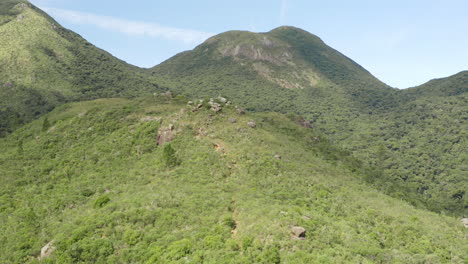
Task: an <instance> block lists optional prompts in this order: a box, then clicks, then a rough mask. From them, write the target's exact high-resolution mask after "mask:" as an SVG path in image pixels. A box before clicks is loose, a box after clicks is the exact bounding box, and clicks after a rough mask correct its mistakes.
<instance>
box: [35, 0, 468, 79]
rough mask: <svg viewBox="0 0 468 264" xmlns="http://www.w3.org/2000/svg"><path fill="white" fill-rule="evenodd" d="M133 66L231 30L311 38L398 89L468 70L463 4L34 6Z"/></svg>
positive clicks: (393, 0) (57, 0)
mask: <svg viewBox="0 0 468 264" xmlns="http://www.w3.org/2000/svg"><path fill="white" fill-rule="evenodd" d="M31 2H32V3H33V4H35V5H37V6H39V7H40V8H42V9H44V10H45V11H46V12H48V13H49V14H50V15H52V17H54V18H55V19H56V20H57V21H58V22H59V23H61V24H62V25H63V26H65V27H67V28H69V29H71V30H73V31H75V32H77V33H79V34H80V35H82V36H83V37H84V38H86V39H87V40H88V41H90V42H91V43H93V44H95V45H96V46H98V47H100V48H102V49H104V50H106V51H108V52H110V53H112V54H113V55H114V56H116V57H118V58H120V59H123V60H125V61H127V62H129V63H131V64H135V65H138V66H141V67H151V66H154V65H156V64H158V63H160V62H162V61H164V60H166V59H168V58H170V57H172V56H173V55H175V54H177V53H179V52H181V51H185V50H189V49H193V48H194V47H195V46H197V45H198V44H200V43H201V42H202V41H203V40H204V39H206V38H208V37H210V36H212V35H215V34H218V33H222V32H225V31H228V30H233V29H236V30H249V31H254V32H265V31H269V30H271V29H273V28H275V27H278V26H281V25H291V26H295V27H299V28H302V29H304V30H307V31H309V32H311V33H313V34H315V35H317V36H319V37H320V38H322V40H324V41H325V42H326V43H327V44H328V45H330V46H331V47H333V48H335V49H337V50H338V51H340V52H342V53H343V54H345V55H346V56H348V57H350V58H351V59H353V60H354V61H356V62H357V63H359V64H360V65H362V66H363V67H365V68H366V69H367V70H369V71H370V72H371V73H372V74H374V75H375V76H376V77H377V78H379V79H380V80H382V81H384V82H385V83H387V84H389V85H391V86H393V87H398V88H407V87H412V86H416V85H419V84H422V83H424V82H426V81H428V80H430V79H433V78H440V77H446V76H449V75H452V74H455V73H457V72H460V71H462V70H468V15H467V14H468V1H466V0H424V1H423V0H381V1H380V0H354V1H347V0H327V1H323V0H320V1H317V0H309V1H307V0H270V1H266V0H236V1H221V0H216V1H215V0H198V1H181V0H172V1H161V0H140V1H138V0H133V1H128V0H127V1H121V0H31Z"/></svg>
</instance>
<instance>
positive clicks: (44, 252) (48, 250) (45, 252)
mask: <svg viewBox="0 0 468 264" xmlns="http://www.w3.org/2000/svg"><path fill="white" fill-rule="evenodd" d="M53 243H54V241H53V240H52V241H50V242H49V243H47V244H46V245H45V246H43V247H42V248H41V255H40V256H39V261H41V260H43V259H44V258H47V257H49V256H50V255H51V254H52V252H54V250H55V247H54V246H53Z"/></svg>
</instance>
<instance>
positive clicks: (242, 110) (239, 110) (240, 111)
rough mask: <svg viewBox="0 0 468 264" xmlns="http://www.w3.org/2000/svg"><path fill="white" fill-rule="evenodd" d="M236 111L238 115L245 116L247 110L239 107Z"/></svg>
mask: <svg viewBox="0 0 468 264" xmlns="http://www.w3.org/2000/svg"><path fill="white" fill-rule="evenodd" d="M236 111H237V113H238V114H239V115H243V114H245V110H244V109H242V108H238V107H237V108H236Z"/></svg>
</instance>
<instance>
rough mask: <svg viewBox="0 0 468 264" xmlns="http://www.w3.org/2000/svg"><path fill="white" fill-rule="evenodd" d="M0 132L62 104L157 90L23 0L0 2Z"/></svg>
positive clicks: (133, 69) (144, 77) (141, 75)
mask: <svg viewBox="0 0 468 264" xmlns="http://www.w3.org/2000/svg"><path fill="white" fill-rule="evenodd" d="M0 43H1V48H0V98H1V99H0V136H3V135H6V134H8V133H10V132H11V131H12V130H13V129H15V128H17V127H19V126H20V125H22V124H24V123H26V122H28V121H30V120H32V119H34V118H37V117H38V116H40V115H42V114H44V113H46V112H48V111H50V110H52V109H53V108H54V107H56V106H57V105H60V104H63V103H64V102H68V101H74V100H83V99H93V98H101V97H116V96H125V97H131V96H137V95H141V94H142V93H145V92H147V93H149V92H156V91H159V90H160V89H158V86H157V85H156V84H155V82H154V81H152V80H151V79H150V78H148V76H147V75H146V74H145V73H143V72H142V70H141V69H140V68H137V67H135V66H132V65H129V64H127V63H125V62H123V61H120V60H118V59H116V58H115V57H113V56H112V55H110V54H109V53H107V52H105V51H103V50H100V49H98V48H96V47H95V46H93V45H92V44H90V43H89V42H87V41H86V40H84V39H83V38H81V37H80V36H79V35H77V34H75V33H73V32H71V31H69V30H67V29H64V28H63V27H61V26H60V25H59V24H58V23H57V22H55V21H54V20H53V19H52V18H50V17H49V16H48V15H47V14H45V13H43V12H42V11H41V10H39V9H37V8H36V7H34V6H33V5H31V4H30V3H29V2H27V1H23V0H2V2H1V4H0Z"/></svg>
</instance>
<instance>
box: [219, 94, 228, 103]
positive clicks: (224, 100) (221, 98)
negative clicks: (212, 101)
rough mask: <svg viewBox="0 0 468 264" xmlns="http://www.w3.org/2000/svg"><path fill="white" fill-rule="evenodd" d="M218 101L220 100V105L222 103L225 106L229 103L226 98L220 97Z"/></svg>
mask: <svg viewBox="0 0 468 264" xmlns="http://www.w3.org/2000/svg"><path fill="white" fill-rule="evenodd" d="M217 99H218V101H219V102H220V103H222V104H225V103H227V99H226V98H224V97H221V96H218V98H217Z"/></svg>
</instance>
